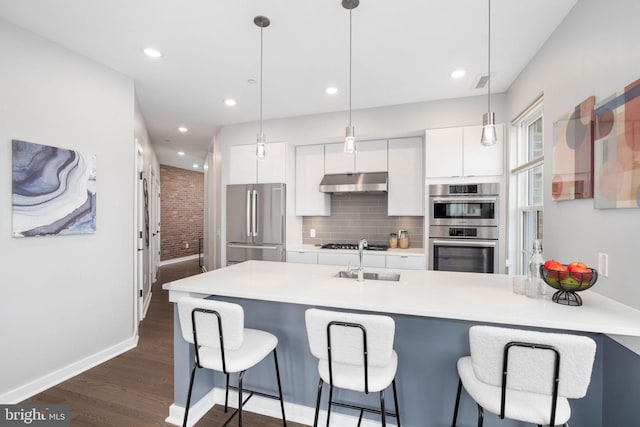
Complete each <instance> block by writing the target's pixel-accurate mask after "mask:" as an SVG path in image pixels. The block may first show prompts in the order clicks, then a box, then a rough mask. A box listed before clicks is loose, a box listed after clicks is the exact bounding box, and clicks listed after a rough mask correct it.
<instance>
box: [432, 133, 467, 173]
mask: <svg viewBox="0 0 640 427" xmlns="http://www.w3.org/2000/svg"><path fill="white" fill-rule="evenodd" d="M462 134H463V132H462V128H443V129H427V131H426V133H425V155H426V156H425V172H426V176H427V178H436V177H448V176H462Z"/></svg>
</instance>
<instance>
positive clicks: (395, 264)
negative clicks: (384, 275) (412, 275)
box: [387, 255, 426, 270]
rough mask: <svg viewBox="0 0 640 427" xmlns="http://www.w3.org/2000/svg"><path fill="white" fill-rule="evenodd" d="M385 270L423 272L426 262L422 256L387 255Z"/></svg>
mask: <svg viewBox="0 0 640 427" xmlns="http://www.w3.org/2000/svg"><path fill="white" fill-rule="evenodd" d="M387 268H402V269H405V270H424V269H425V268H426V262H425V258H424V256H408V255H387Z"/></svg>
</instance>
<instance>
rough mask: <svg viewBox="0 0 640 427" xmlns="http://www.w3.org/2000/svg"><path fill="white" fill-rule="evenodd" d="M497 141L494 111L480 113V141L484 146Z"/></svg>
mask: <svg viewBox="0 0 640 427" xmlns="http://www.w3.org/2000/svg"><path fill="white" fill-rule="evenodd" d="M496 142H498V135H497V134H496V115H495V113H484V114H483V115H482V136H481V137H480V143H481V144H482V145H484V146H490V145H495V143H496Z"/></svg>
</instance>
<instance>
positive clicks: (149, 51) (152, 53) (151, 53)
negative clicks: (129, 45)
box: [142, 47, 162, 58]
mask: <svg viewBox="0 0 640 427" xmlns="http://www.w3.org/2000/svg"><path fill="white" fill-rule="evenodd" d="M142 51H143V52H144V54H145V55H147V56H148V57H149V58H160V57H161V56H162V52H160V51H159V50H158V49H154V48H152V47H146V48H144V49H143V50H142Z"/></svg>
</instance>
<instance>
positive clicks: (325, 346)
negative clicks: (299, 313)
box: [305, 308, 400, 427]
mask: <svg viewBox="0 0 640 427" xmlns="http://www.w3.org/2000/svg"><path fill="white" fill-rule="evenodd" d="M305 320H306V326H307V336H308V338H309V347H310V349H311V353H312V354H313V356H314V357H316V358H317V359H318V373H319V374H320V382H319V384H318V396H317V398H316V412H315V419H314V422H313V425H314V426H317V425H318V414H319V411H320V400H321V396H322V387H323V384H324V383H325V382H327V383H329V403H328V405H327V427H328V426H329V421H330V417H331V406H332V405H333V406H340V407H345V408H351V409H358V410H360V417H359V420H358V426H359V425H360V421H361V420H362V415H363V412H364V411H367V412H373V413H376V414H380V417H381V420H382V425H383V426H386V418H387V416H392V417H396V419H397V421H398V427H400V413H399V411H398V394H397V391H396V381H395V376H396V371H397V368H398V355H397V354H396V352H395V351H394V350H393V340H394V335H395V322H394V321H393V319H392V318H391V317H388V316H380V315H372V314H355V313H343V312H337V311H327V310H318V309H315V308H312V309H309V310H307V311H306V313H305ZM390 385H392V386H393V400H394V405H395V413H394V412H388V411H386V410H385V402H384V391H385V389H387V388H388V387H389V386H390ZM334 387H338V388H342V389H347V390H352V391H357V392H361V393H366V394H368V393H369V392H379V393H380V410H377V409H373V408H366V407H362V406H357V405H353V404H348V403H344V402H334V401H333V388H334Z"/></svg>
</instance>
